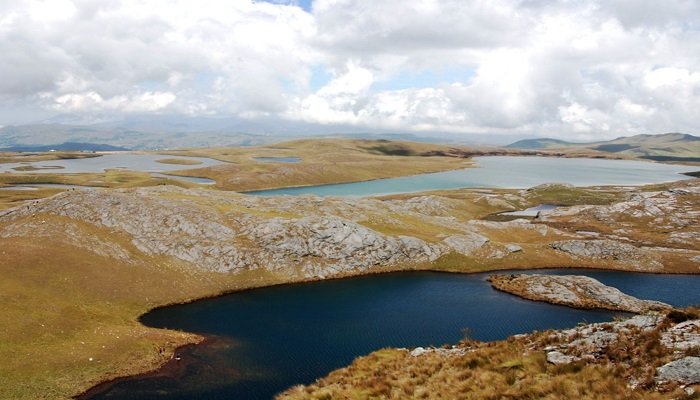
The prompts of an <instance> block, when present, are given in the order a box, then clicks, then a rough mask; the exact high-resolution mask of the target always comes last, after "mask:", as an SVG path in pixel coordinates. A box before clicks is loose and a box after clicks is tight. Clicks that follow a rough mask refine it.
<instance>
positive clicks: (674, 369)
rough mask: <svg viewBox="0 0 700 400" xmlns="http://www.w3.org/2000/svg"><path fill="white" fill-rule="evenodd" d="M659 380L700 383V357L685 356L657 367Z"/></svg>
mask: <svg viewBox="0 0 700 400" xmlns="http://www.w3.org/2000/svg"><path fill="white" fill-rule="evenodd" d="M656 381H657V382H659V383H660V382H668V381H672V382H680V383H682V384H686V385H692V384H695V383H700V357H684V358H681V359H680V360H675V361H671V362H670V363H667V364H665V365H663V366H661V367H659V368H657V369H656Z"/></svg>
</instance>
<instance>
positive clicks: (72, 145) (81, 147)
mask: <svg viewBox="0 0 700 400" xmlns="http://www.w3.org/2000/svg"><path fill="white" fill-rule="evenodd" d="M52 150H55V151H128V150H130V149H128V148H126V147H120V146H112V145H109V144H101V143H76V142H65V143H61V144H55V145H36V146H32V145H29V146H26V145H25V146H11V147H4V148H0V151H16V152H21V151H23V152H46V151H52Z"/></svg>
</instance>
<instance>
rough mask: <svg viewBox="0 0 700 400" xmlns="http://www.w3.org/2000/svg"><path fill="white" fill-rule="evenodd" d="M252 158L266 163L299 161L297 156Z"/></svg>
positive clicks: (292, 162)
mask: <svg viewBox="0 0 700 400" xmlns="http://www.w3.org/2000/svg"><path fill="white" fill-rule="evenodd" d="M253 160H255V161H259V162H266V163H286V164H294V163H298V162H301V158H299V157H253Z"/></svg>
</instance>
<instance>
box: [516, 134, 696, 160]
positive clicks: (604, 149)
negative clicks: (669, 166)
mask: <svg viewBox="0 0 700 400" xmlns="http://www.w3.org/2000/svg"><path fill="white" fill-rule="evenodd" d="M506 147H508V148H518V149H548V150H555V151H563V152H570V151H580V150H582V149H587V150H592V151H596V152H601V153H608V154H615V155H618V156H624V157H632V158H644V159H650V160H656V161H690V162H700V137H698V136H693V135H688V134H682V133H666V134H661V135H635V136H629V137H620V138H617V139H614V140H610V141H605V142H594V143H570V142H565V141H562V140H557V139H526V140H520V141H518V142H515V143H512V144H510V145H508V146H506Z"/></svg>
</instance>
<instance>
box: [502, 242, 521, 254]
mask: <svg viewBox="0 0 700 400" xmlns="http://www.w3.org/2000/svg"><path fill="white" fill-rule="evenodd" d="M506 250H508V252H509V253H519V252H521V251H523V248H522V247H520V246H519V245H517V244H514V243H508V244H507V245H506Z"/></svg>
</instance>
